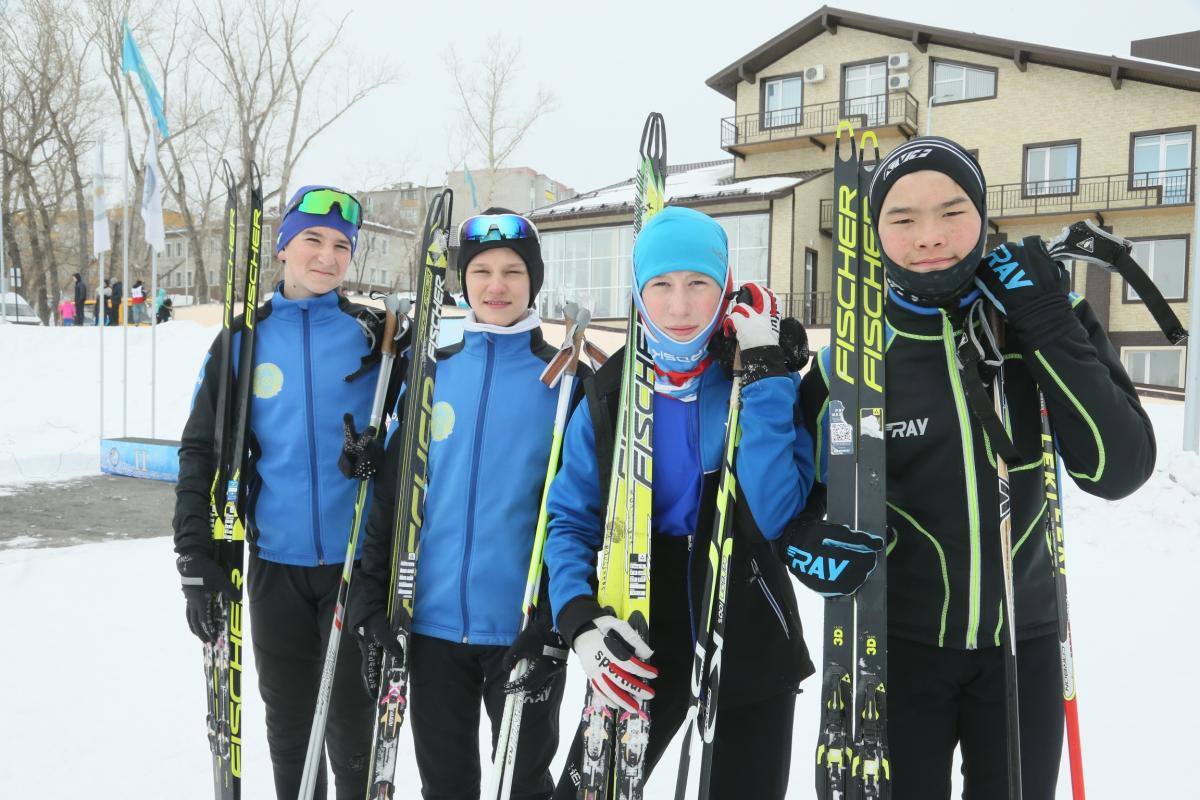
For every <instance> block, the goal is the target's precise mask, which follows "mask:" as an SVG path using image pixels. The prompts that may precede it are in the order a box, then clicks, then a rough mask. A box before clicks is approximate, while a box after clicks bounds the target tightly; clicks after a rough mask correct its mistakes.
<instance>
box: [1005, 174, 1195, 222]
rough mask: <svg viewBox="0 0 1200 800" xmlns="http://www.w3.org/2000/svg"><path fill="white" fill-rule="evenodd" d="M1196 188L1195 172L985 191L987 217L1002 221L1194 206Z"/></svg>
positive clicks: (1029, 183) (1030, 183)
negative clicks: (986, 193)
mask: <svg viewBox="0 0 1200 800" xmlns="http://www.w3.org/2000/svg"><path fill="white" fill-rule="evenodd" d="M1195 185H1196V184H1195V170H1194V168H1193V169H1175V170H1167V171H1163V172H1132V173H1131V172H1125V173H1121V174H1118V175H1099V176H1094V177H1087V178H1062V179H1057V180H1048V181H1025V182H1024V183H1002V184H999V185H996V186H989V187H988V195H987V204H988V215H989V216H990V217H991V218H992V219H993V220H1006V219H1016V218H1020V217H1041V216H1054V215H1060V214H1061V215H1068V216H1078V215H1080V214H1090V213H1093V212H1097V211H1101V212H1103V211H1136V210H1140V209H1145V208H1171V207H1174V206H1181V205H1189V204H1193V203H1195V199H1196V198H1195V196H1194V195H1195Z"/></svg>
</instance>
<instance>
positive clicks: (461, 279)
mask: <svg viewBox="0 0 1200 800" xmlns="http://www.w3.org/2000/svg"><path fill="white" fill-rule="evenodd" d="M495 214H512V215H514V216H518V217H519V216H522V215H521V214H518V213H517V212H516V211H511V210H509V209H507V208H499V207H496V206H493V207H492V208H489V209H487V210H486V211H483V212H482V213H481V214H479V215H477V216H487V215H495ZM468 219H470V217H468ZM463 222H464V223H465V222H466V220H463ZM529 227H530V228H532V229H533V230H534V232H535V234H534V236H533V237H525V238H521V239H504V238H498V239H488V240H487V241H483V242H479V241H467V242H463V241H459V243H458V283H459V285H460V286H461V287H462V293H463V300H465V301H467V302H468V303H470V302H471V300H470V298H469V297H467V265H468V264H470V263H471V259H473V258H474V257H475V256H477V255H479V254H480V253H482V252H484V251H485V250H493V249H495V248H497V247H507V248H508V249H509V250H512V251H513V252H515V253H516V254H517V255H519V256H520V257H521V260H522V261H524V262H525V269H526V270H527V271H528V272H529V307H530V308H532V307H533V302H534V299H535V298H536V297H537V295H538V292H540V291H541V290H542V280H543V279H544V276H545V273H546V265H545V263H544V262H543V261H542V244H541V242H540V241H539V240H538V238H537V234H536V231H537V228H536V227H535V226H534V225H533V223H532V222H531V223H529ZM460 229H461V226H460Z"/></svg>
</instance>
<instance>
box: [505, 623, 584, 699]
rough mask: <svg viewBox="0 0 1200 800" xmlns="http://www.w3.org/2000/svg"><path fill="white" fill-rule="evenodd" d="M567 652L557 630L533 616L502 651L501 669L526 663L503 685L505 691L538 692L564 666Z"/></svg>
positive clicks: (527, 693) (509, 670)
mask: <svg viewBox="0 0 1200 800" xmlns="http://www.w3.org/2000/svg"><path fill="white" fill-rule="evenodd" d="M568 652H569V651H568V650H567V643H566V642H564V641H563V638H562V637H561V636H559V635H558V632H557V631H555V630H554V629H552V628H549V627H547V626H546V625H545V624H543V623H542V622H541V621H539V620H537V619H534V620H532V621H530V623H529V624H528V625H526V626H525V630H523V631H521V632H520V633H519V634H517V638H516V639H515V640H513V643H512V646H510V647H509V648H508V652H506V653H505V654H504V669H505V670H506V671H508V672H512V670H513V668H514V667H516V666H517V664H518V663H519V662H520V661H522V660H525V661H527V662H528V664H527V665H526V668H525V673H524V674H523V675H521V676H520V677H518V678H515V679H514V680H511V681H508V682H507V683H505V684H504V692H505V694H516V693H517V692H524V693H525V694H526V695H530V696H534V695H538V694H540V693H541V692H542V690H543V689H545V688H546V685H547V684H548V683H550V681H551V680H553V679H554V678H555V676H557V675H558V674H559V673H561V672H562V671H563V670H564V669H566V666H567V653H568Z"/></svg>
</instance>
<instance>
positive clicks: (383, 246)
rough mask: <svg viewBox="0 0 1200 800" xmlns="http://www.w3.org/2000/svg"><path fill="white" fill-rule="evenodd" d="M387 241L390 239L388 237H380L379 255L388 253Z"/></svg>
mask: <svg viewBox="0 0 1200 800" xmlns="http://www.w3.org/2000/svg"><path fill="white" fill-rule="evenodd" d="M389 241H390V239H388V238H387V237H386V236H384V237H382V238H381V239H380V240H379V254H380V255H383V256H386V255H387V254H388V242H389Z"/></svg>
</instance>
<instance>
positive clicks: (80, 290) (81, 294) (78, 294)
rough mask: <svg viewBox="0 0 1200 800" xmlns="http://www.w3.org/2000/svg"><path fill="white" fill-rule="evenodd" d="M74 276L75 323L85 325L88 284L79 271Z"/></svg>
mask: <svg viewBox="0 0 1200 800" xmlns="http://www.w3.org/2000/svg"><path fill="white" fill-rule="evenodd" d="M72 277H73V278H75V324H76V325H83V324H84V322H85V320H84V318H83V309H84V304H85V303H86V302H87V284H86V283H84V282H83V276H82V275H80V274H79V273H78V272H76V273H75V274H74V275H73V276H72Z"/></svg>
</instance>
